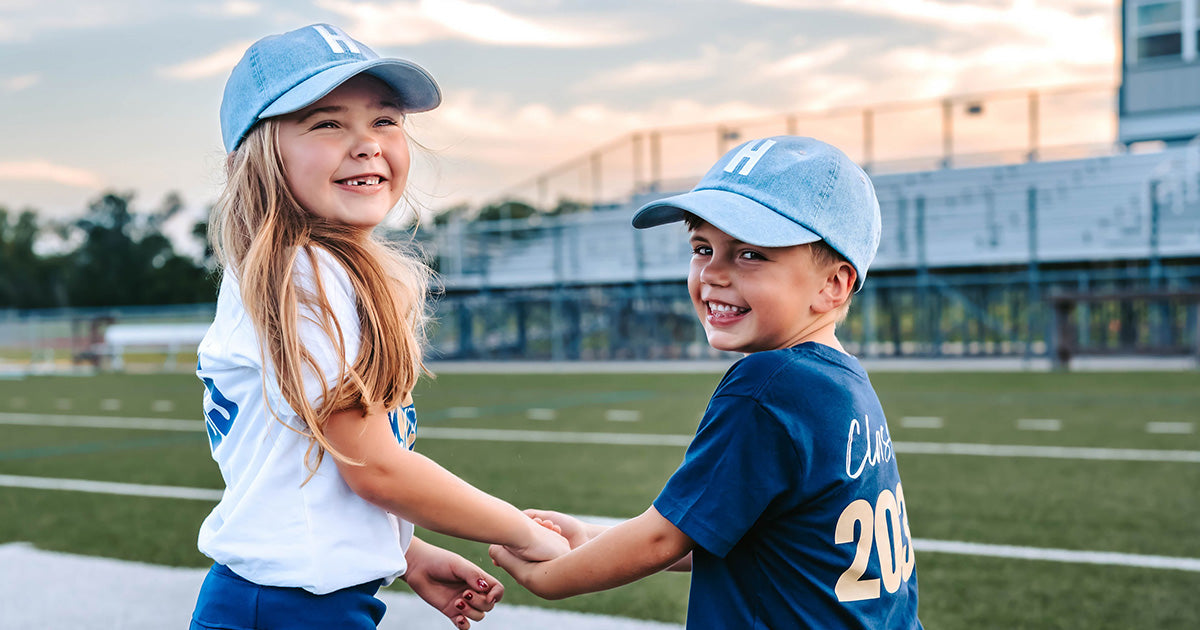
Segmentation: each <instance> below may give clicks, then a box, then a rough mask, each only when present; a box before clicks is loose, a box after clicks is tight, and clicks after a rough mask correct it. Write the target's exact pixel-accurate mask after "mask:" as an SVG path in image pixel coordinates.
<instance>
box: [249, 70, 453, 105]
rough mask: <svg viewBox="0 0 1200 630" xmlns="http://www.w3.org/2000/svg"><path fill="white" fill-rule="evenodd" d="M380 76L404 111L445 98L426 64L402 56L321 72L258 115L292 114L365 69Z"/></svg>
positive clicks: (377, 76) (435, 102) (438, 103)
mask: <svg viewBox="0 0 1200 630" xmlns="http://www.w3.org/2000/svg"><path fill="white" fill-rule="evenodd" d="M364 72H365V73H367V74H370V75H371V76H373V77H376V78H378V79H379V80H381V81H383V82H384V83H386V84H387V85H388V87H390V88H392V90H394V91H395V92H396V94H398V95H400V100H401V101H402V102H401V108H402V109H403V110H404V111H405V112H424V111H429V110H431V109H433V108H435V107H437V106H438V105H440V104H441V102H442V91H441V90H440V89H439V88H438V85H437V82H435V81H434V80H433V77H432V76H430V75H429V73H428V72H426V71H425V69H424V68H422V67H421V66H418V65H417V64H415V63H412V62H410V61H405V60H403V59H389V58H383V59H371V60H368V61H360V62H356V63H347V64H342V65H340V66H335V67H333V68H330V69H328V70H325V71H323V72H318V73H317V74H314V75H313V76H311V77H309V78H308V79H306V80H304V81H302V82H301V83H299V84H298V85H296V87H294V88H292V89H290V90H288V91H287V92H284V93H283V95H282V96H280V97H279V98H277V99H275V102H273V103H271V104H270V105H268V106H267V108H266V109H264V110H263V111H262V113H261V114H259V115H258V119H259V120H262V119H264V118H270V117H272V116H279V115H282V114H290V113H292V112H294V111H298V110H301V109H304V108H305V107H308V106H309V105H312V104H313V103H315V102H317V101H319V100H321V98H322V97H324V96H325V95H326V94H329V93H330V92H332V91H333V90H334V88H336V87H337V86H339V85H341V84H343V83H345V82H346V81H348V80H349V79H350V78H352V77H355V76H358V75H360V74H362V73H364Z"/></svg>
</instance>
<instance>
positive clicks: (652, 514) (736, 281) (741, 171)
mask: <svg viewBox="0 0 1200 630" xmlns="http://www.w3.org/2000/svg"><path fill="white" fill-rule="evenodd" d="M680 220H684V221H687V224H688V227H689V229H690V232H691V244H692V251H693V254H692V262H691V268H690V270H689V272H688V292H689V293H690V294H691V298H692V304H693V305H694V306H695V308H696V314H697V315H698V316H699V318H700V321H701V322H702V323H703V325H704V330H705V332H706V333H707V336H708V341H709V343H710V344H711V345H712V346H713V347H714V348H717V349H720V350H728V351H736V352H744V353H747V354H746V356H745V357H743V358H742V359H740V360H739V361H738V362H737V363H735V364H734V365H733V366H732V367H731V368H730V369H729V371H728V372H727V373H726V374H725V377H724V378H723V379H722V381H721V384H720V385H719V386H718V387H717V390H716V392H715V393H714V394H713V396H712V399H711V400H710V401H709V405H708V409H707V411H706V412H705V414H704V418H703V419H702V420H701V422H700V426H699V429H698V430H697V432H696V436H695V438H694V439H693V440H692V443H691V445H690V446H689V447H688V450H687V453H686V455H685V456H684V461H683V463H682V464H681V465H680V467H679V469H678V470H677V471H676V472H675V473H674V475H672V477H671V479H670V480H669V481H668V482H667V485H666V487H665V488H664V489H663V491H662V493H661V494H660V495H659V496H658V498H657V499H655V501H654V504H653V505H652V506H651V507H650V508H649V509H648V510H646V512H645V513H643V514H642V515H641V516H638V517H636V518H633V519H630V520H628V521H626V522H624V523H621V524H619V525H617V526H614V527H612V528H604V527H600V526H596V525H589V524H584V523H581V522H579V521H578V520H575V519H573V518H571V517H569V516H566V515H563V514H559V513H557V512H542V511H536V510H535V511H530V512H529V513H530V514H531V516H534V517H536V518H537V519H539V520H544V521H551V522H552V523H553V524H554V525H556V526H558V527H559V528H561V530H562V533H563V534H564V535H565V536H567V538H568V540H570V541H571V546H572V548H573V550H572V551H571V552H570V553H568V554H567V555H565V556H561V557H559V558H556V559H554V560H550V561H548V562H542V563H528V562H524V561H521V560H519V559H517V558H516V557H515V556H513V555H512V554H510V553H508V552H507V551H505V550H504V549H503V548H501V547H492V549H491V555H492V559H493V561H495V562H496V564H498V565H499V566H501V567H503V568H504V569H505V570H507V571H508V572H510V573H512V574H513V576H514V577H516V578H517V581H519V582H520V583H521V584H522V585H524V586H526V587H527V588H529V589H530V590H531V591H533V592H534V593H536V594H538V595H540V596H542V597H547V598H551V599H557V598H562V597H568V596H571V595H576V594H579V593H585V592H590V591H596V590H602V589H607V588H612V587H615V586H619V585H621V584H625V583H628V582H631V581H633V580H636V579H639V578H641V577H644V576H647V575H650V574H652V573H655V572H657V571H660V570H662V569H665V568H672V569H682V570H687V569H689V568H690V569H691V570H692V573H693V576H692V586H691V596H690V600H689V603H688V619H687V622H688V623H687V625H688V628H788V629H792V628H906V629H911V628H921V623H920V621H918V619H917V576H916V572H915V569H914V567H915V557H914V555H913V548H912V538H911V535H910V533H909V527H908V510H907V506H906V504H905V502H904V491H903V488H902V487H901V484H900V475H899V471H898V469H897V468H896V461H895V459H894V458H893V453H892V448H891V438H890V436H889V434H888V429H887V423H886V421H885V420H884V415H883V410H882V409H881V408H880V404H879V399H878V398H877V397H876V395H875V392H874V389H873V388H872V387H871V383H870V381H869V380H868V378H867V374H866V372H864V371H863V368H862V366H861V365H859V363H858V361H857V360H856V359H855V358H854V357H852V356H850V355H848V354H846V353H845V351H844V350H843V349H842V346H841V344H840V343H838V340H837V336H836V335H835V328H836V325H837V324H838V323H839V322H840V321H841V320H842V318H844V317H845V313H846V309H847V307H848V305H849V301H850V297H851V294H852V293H853V292H855V291H857V290H858V289H859V288H861V287H862V283H863V280H864V279H865V278H866V275H867V267H868V266H869V265H870V263H871V261H872V260H873V259H874V257H875V250H876V248H877V247H878V245H879V235H880V220H879V203H878V201H877V200H876V198H875V191H874V188H873V187H872V185H871V182H870V180H868V178H867V176H866V174H865V173H863V171H862V170H861V169H859V168H858V167H857V166H856V165H855V164H854V163H853V162H851V161H850V160H849V158H847V157H846V156H845V155H844V154H842V152H840V151H838V150H837V149H836V148H834V147H832V146H829V145H827V144H824V143H822V142H818V141H816V140H813V139H811V138H797V137H786V136H781V137H775V138H768V139H764V140H757V141H751V142H747V143H745V144H743V145H741V146H739V147H738V148H736V149H734V150H733V151H730V152H729V153H727V154H726V155H725V156H724V157H723V158H721V159H720V160H719V161H718V162H717V163H716V165H715V166H713V168H712V169H711V170H709V172H708V174H707V175H705V176H704V179H702V180H701V181H700V184H699V185H697V187H696V188H695V189H693V190H692V191H691V192H689V193H685V194H682V195H678V196H675V197H670V198H667V199H662V200H659V201H656V202H653V203H651V204H648V205H646V206H644V207H643V208H642V209H640V210H639V211H638V212H637V214H635V215H634V217H633V225H634V227H638V228H647V227H652V226H655V225H661V224H664V223H671V222H674V221H680Z"/></svg>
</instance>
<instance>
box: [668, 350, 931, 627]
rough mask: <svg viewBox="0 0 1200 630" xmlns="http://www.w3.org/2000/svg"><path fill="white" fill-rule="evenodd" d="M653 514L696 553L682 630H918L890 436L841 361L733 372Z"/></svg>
mask: <svg viewBox="0 0 1200 630" xmlns="http://www.w3.org/2000/svg"><path fill="white" fill-rule="evenodd" d="M654 507H655V508H656V509H657V510H658V511H659V513H661V514H662V515H663V516H664V517H666V518H667V519H668V520H670V521H671V522H672V523H674V524H675V526H676V527H678V528H679V529H680V530H682V531H683V533H685V534H687V535H688V536H689V537H690V538H691V539H692V540H693V541H695V543H696V545H697V547H696V548H695V550H694V552H693V555H692V587H691V597H690V600H689V603H688V615H687V627H688V628H689V629H696V628H747V629H749V628H788V629H793V628H871V629H883V628H887V629H889V630H890V629H898V628H902V629H917V628H921V623H920V621H918V620H917V574H916V571H915V557H914V555H913V548H912V539H911V536H910V533H909V527H908V511H907V508H906V505H905V502H904V491H903V488H902V487H901V484H900V473H899V470H898V469H897V468H896V460H895V457H894V456H893V453H892V442H891V436H890V435H889V434H888V429H887V422H886V421H885V419H884V416H883V409H882V408H881V407H880V404H879V399H878V397H876V395H875V390H874V388H872V387H871V382H870V380H869V379H868V378H867V374H866V372H865V371H864V370H863V368H862V366H861V365H859V363H858V361H857V360H856V359H855V358H854V357H852V356H849V355H847V354H844V353H842V352H839V351H838V350H835V349H834V348H831V347H829V346H825V345H822V344H818V343H811V342H810V343H804V344H801V345H799V346H796V347H794V348H788V349H784V350H774V351H770V352H757V353H753V354H750V355H747V356H746V357H745V358H743V359H741V360H740V361H738V362H737V363H736V364H734V365H733V367H731V368H730V369H729V372H728V373H726V375H725V378H724V379H722V380H721V384H720V385H719V386H718V387H717V390H716V392H715V393H714V394H713V397H712V400H711V401H709V405H708V410H707V411H705V413H704V418H703V419H702V420H701V421H700V427H699V429H697V431H696V437H695V438H694V439H693V440H692V443H691V445H689V446H688V450H687V454H686V455H685V456H684V461H683V463H682V464H681V465H680V466H679V469H678V470H677V471H675V474H674V475H672V476H671V479H670V480H669V481H668V482H667V485H666V487H665V488H663V491H662V493H661V494H660V495H659V496H658V498H657V499H655V501H654Z"/></svg>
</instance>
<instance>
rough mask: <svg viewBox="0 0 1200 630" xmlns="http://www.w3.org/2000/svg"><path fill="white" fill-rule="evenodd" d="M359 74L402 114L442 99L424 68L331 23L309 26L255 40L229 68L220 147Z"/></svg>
mask: <svg viewBox="0 0 1200 630" xmlns="http://www.w3.org/2000/svg"><path fill="white" fill-rule="evenodd" d="M364 72H365V73H367V74H370V75H371V76H374V77H376V78H378V79H379V80H381V81H383V82H384V83H386V84H387V85H388V86H389V87H391V88H392V90H394V91H395V92H396V94H397V95H399V97H400V100H401V103H400V106H401V107H402V108H403V109H404V111H405V112H424V111H428V110H431V109H433V108H435V107H437V106H438V105H439V104H440V103H441V102H442V92H441V90H440V89H439V88H438V85H437V83H436V82H435V81H434V80H433V77H432V76H430V75H429V73H428V72H426V71H425V69H424V68H421V67H420V66H418V65H417V64H415V63H413V62H411V61H406V60H404V59H392V58H385V57H380V56H379V55H377V54H375V51H373V50H371V49H370V48H367V47H366V46H365V45H364V44H363V43H362V42H359V41H356V40H354V39H352V38H351V37H350V36H349V35H347V34H346V33H345V31H343V30H342V29H340V28H338V27H336V26H331V25H329V24H313V25H310V26H305V27H304V28H298V29H296V30H294V31H288V32H287V33H283V34H282V35H270V36H267V37H264V38H262V39H260V40H258V41H257V42H254V44H253V45H251V46H250V48H249V49H248V50H246V54H245V55H243V56H242V60H241V61H239V62H238V63H237V65H236V66H234V67H233V72H232V73H231V74H230V75H229V80H228V81H226V82H225V96H224V98H222V99H221V137H222V139H223V140H224V141H225V150H226V151H227V152H232V151H233V150H234V149H236V148H237V147H238V145H239V144H241V142H242V138H244V137H245V136H246V133H247V132H248V131H250V128H251V127H253V126H254V124H255V123H256V122H258V121H260V120H262V119H264V118H270V117H272V116H279V115H281V114H289V113H291V112H294V111H297V110H300V109H303V108H305V107H308V106H309V105H311V104H313V103H315V102H316V101H318V100H320V99H321V97H323V96H325V95H326V94H329V93H330V92H332V91H333V89H334V88H336V87H337V86H339V85H341V84H342V83H345V82H346V81H347V80H348V79H350V78H351V77H354V76H356V75H359V74H362V73H364Z"/></svg>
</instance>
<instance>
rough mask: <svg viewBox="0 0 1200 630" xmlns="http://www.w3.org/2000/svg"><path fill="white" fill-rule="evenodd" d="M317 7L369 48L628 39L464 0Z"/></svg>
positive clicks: (328, 1)
mask: <svg viewBox="0 0 1200 630" xmlns="http://www.w3.org/2000/svg"><path fill="white" fill-rule="evenodd" d="M317 6H319V7H321V8H323V9H325V10H328V11H332V12H333V13H337V14H338V15H341V16H342V17H343V18H344V20H343V21H344V22H345V23H346V30H347V31H349V32H351V33H354V35H355V37H356V38H358V39H361V40H362V41H368V42H371V43H372V45H379V46H393V45H409V46H411V45H416V44H423V43H426V42H430V41H437V40H444V39H461V40H467V41H472V42H477V43H481V44H490V45H496V46H531V47H544V48H587V47H594V46H607V45H612V44H618V43H622V42H627V41H630V40H631V39H632V38H634V37H635V35H634V34H633V32H632V31H631V30H629V29H622V28H617V27H616V26H605V25H604V22H606V21H608V20H601V19H599V18H592V19H589V20H588V21H587V22H588V23H587V24H581V23H578V22H574V21H572V22H568V21H563V20H558V21H555V20H535V19H532V18H526V17H522V16H519V15H515V14H513V13H510V12H507V11H504V10H502V9H498V8H496V7H493V6H491V5H488V4H485V3H481V2H470V1H468V0H419V1H417V2H392V3H390V4H381V3H374V2H355V1H354V0H318V2H317Z"/></svg>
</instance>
